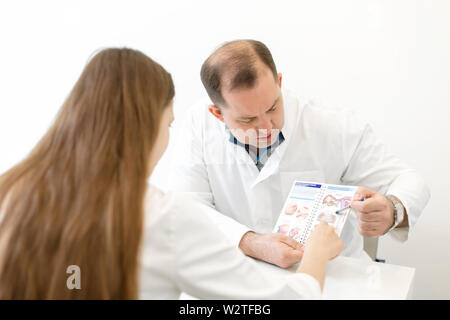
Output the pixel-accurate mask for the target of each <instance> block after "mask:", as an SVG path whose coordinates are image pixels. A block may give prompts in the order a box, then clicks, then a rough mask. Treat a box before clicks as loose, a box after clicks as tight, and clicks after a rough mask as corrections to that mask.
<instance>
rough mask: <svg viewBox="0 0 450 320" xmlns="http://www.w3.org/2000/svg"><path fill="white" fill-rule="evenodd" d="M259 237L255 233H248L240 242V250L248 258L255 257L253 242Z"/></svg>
mask: <svg viewBox="0 0 450 320" xmlns="http://www.w3.org/2000/svg"><path fill="white" fill-rule="evenodd" d="M257 237H258V235H257V234H256V233H255V232H253V231H247V232H246V233H244V235H243V236H242V238H241V241H239V249H241V251H242V252H244V253H245V254H246V255H247V256H251V257H254V256H255V254H254V252H253V250H252V245H251V244H252V242H253V241H254V240H255V239H256V238H257Z"/></svg>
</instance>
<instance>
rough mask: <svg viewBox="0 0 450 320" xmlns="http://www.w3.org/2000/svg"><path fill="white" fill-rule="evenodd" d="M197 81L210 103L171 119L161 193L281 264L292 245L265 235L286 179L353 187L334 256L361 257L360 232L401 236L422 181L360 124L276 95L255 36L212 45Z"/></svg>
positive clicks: (414, 214)
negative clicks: (208, 213)
mask: <svg viewBox="0 0 450 320" xmlns="http://www.w3.org/2000/svg"><path fill="white" fill-rule="evenodd" d="M201 80H202V82H203V85H204V86H205V89H206V91H207V93H208V95H209V98H210V99H211V101H212V103H211V102H209V101H208V102H209V103H208V102H205V103H202V104H200V105H198V106H194V107H192V108H190V109H189V110H188V111H186V112H185V115H184V116H183V119H182V122H183V123H182V124H181V125H180V124H178V126H179V129H178V134H177V136H176V137H175V142H174V145H173V150H172V152H173V153H172V155H173V160H174V163H173V164H172V167H171V168H172V171H171V174H170V176H169V180H168V181H169V182H168V189H172V190H178V191H184V192H188V193H190V194H192V195H193V196H194V197H196V198H197V199H200V200H201V201H203V202H205V203H206V204H208V205H210V206H211V207H214V208H215V209H216V210H217V211H218V213H217V214H216V216H213V220H214V221H215V222H216V223H217V224H218V225H219V226H220V228H221V229H222V230H223V231H224V233H225V234H226V235H228V237H229V239H230V240H231V241H233V242H234V243H235V245H236V246H238V247H239V248H240V249H241V250H242V251H243V252H244V253H245V254H246V255H248V256H251V257H253V258H256V259H260V260H263V261H267V262H269V263H272V264H276V265H278V266H281V267H284V268H287V267H290V266H291V265H293V264H295V263H297V262H298V261H299V260H300V259H301V257H302V253H303V251H302V245H301V244H299V243H298V242H296V241H295V240H293V239H291V238H289V237H287V236H284V235H282V234H278V233H273V228H274V226H275V223H276V221H277V219H278V217H279V215H280V211H281V209H282V207H283V204H284V202H285V201H286V198H287V195H288V193H289V191H290V188H291V186H292V184H293V182H294V181H295V180H304V181H314V182H324V183H330V184H346V185H357V186H360V187H359V188H358V190H357V193H356V195H355V197H354V201H352V202H351V206H352V207H353V208H354V209H355V211H356V212H357V214H354V215H350V216H349V217H348V219H347V222H346V225H345V227H344V229H343V231H342V234H341V238H342V240H343V242H344V251H343V252H342V254H343V255H345V256H353V257H362V258H367V259H368V255H367V254H366V253H365V252H364V251H363V236H366V237H377V236H381V235H384V234H386V233H389V234H391V235H392V236H393V237H394V238H396V239H398V240H399V241H406V240H407V238H408V234H409V232H410V231H411V229H412V227H413V226H414V224H415V223H416V221H417V219H418V217H419V215H420V213H421V211H422V210H423V208H424V207H425V205H426V203H427V202H428V199H429V197H430V194H429V190H428V187H427V186H426V184H425V183H424V181H423V179H422V178H421V177H420V176H419V175H418V173H417V172H416V171H414V170H413V169H411V168H409V167H407V166H406V165H405V164H404V163H402V162H401V161H400V160H399V159H397V158H395V157H394V156H393V155H391V154H390V153H388V151H387V150H386V148H385V147H384V146H383V144H382V143H381V142H380V141H379V140H377V138H376V137H375V135H374V133H373V131H372V129H371V127H370V126H369V125H368V124H367V123H366V122H363V121H362V120H360V119H359V118H358V117H357V116H355V115H354V113H352V112H350V111H345V110H336V109H331V110H330V109H326V108H322V107H316V106H314V105H312V104H311V103H309V102H307V101H305V100H303V99H301V98H298V97H296V96H294V95H292V94H291V93H289V92H285V91H283V90H282V89H281V88H282V76H281V73H277V70H276V67H275V63H274V61H273V58H272V55H271V53H270V51H269V50H268V48H267V47H266V46H265V45H264V44H263V43H261V42H259V41H254V40H237V41H232V42H228V43H225V44H224V45H222V46H221V47H220V48H218V49H217V50H216V51H215V52H213V53H212V54H211V55H210V56H209V57H208V58H207V60H206V61H205V62H204V64H203V66H202V69H201ZM362 199H364V201H359V200H362Z"/></svg>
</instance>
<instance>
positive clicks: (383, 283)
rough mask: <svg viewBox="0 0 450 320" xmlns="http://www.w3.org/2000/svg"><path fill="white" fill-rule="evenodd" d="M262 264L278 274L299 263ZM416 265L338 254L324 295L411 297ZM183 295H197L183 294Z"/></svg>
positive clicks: (373, 298)
mask: <svg viewBox="0 0 450 320" xmlns="http://www.w3.org/2000/svg"><path fill="white" fill-rule="evenodd" d="M258 264H259V265H260V266H261V267H262V268H264V269H266V271H267V272H268V273H272V274H273V276H274V277H284V276H285V275H286V274H289V273H290V272H294V270H295V269H296V266H294V267H292V268H290V269H288V270H285V269H281V268H278V267H276V266H274V265H272V264H269V263H265V262H262V261H258ZM414 274H415V269H414V268H409V267H404V266H398V265H393V264H386V263H378V262H372V261H366V260H362V259H355V258H348V257H337V258H336V259H334V260H332V261H330V262H329V263H328V266H327V273H326V278H325V285H324V288H323V298H324V299H329V300H335V299H358V300H367V299H370V300H379V299H389V300H390V299H398V300H400V299H408V298H411V293H412V289H413V280H414ZM180 299H195V298H194V297H191V296H189V295H187V294H184V293H183V294H182V295H181V297H180Z"/></svg>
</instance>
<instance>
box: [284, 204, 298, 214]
mask: <svg viewBox="0 0 450 320" xmlns="http://www.w3.org/2000/svg"><path fill="white" fill-rule="evenodd" d="M295 211H297V204H296V203H290V204H288V206H287V207H286V210H285V211H284V213H285V214H286V215H288V216H290V215H292V214H294V213H295Z"/></svg>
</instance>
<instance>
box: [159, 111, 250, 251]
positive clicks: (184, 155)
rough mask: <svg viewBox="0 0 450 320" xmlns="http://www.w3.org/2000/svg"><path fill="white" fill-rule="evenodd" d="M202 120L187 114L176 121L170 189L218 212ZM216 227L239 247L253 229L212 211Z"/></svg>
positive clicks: (171, 159) (172, 142) (171, 151)
mask: <svg viewBox="0 0 450 320" xmlns="http://www.w3.org/2000/svg"><path fill="white" fill-rule="evenodd" d="M200 122H201V116H197V117H196V116H195V114H194V113H190V112H187V115H186V116H184V117H182V118H180V119H176V120H175V122H174V125H173V129H174V130H173V131H174V132H173V133H172V135H171V146H170V157H169V158H170V162H171V163H170V168H171V171H170V173H169V176H168V189H169V190H174V191H179V192H182V193H185V194H187V195H189V196H190V197H192V198H194V199H196V200H199V201H200V202H202V203H203V204H205V205H207V206H209V207H211V208H213V209H216V208H215V203H214V196H213V193H212V190H211V187H210V184H209V177H208V172H207V168H206V163H205V161H204V156H203V140H204V137H203V132H202V130H201V128H202V125H201V123H200ZM208 215H209V216H210V218H211V220H212V221H213V223H214V224H216V225H217V226H218V228H219V229H221V231H222V232H223V233H224V234H225V236H226V237H227V238H228V239H229V240H230V241H231V242H232V243H233V244H234V245H235V246H236V247H238V245H239V242H240V241H241V239H242V236H243V235H244V234H246V233H247V232H248V231H250V228H248V227H247V226H245V225H243V224H241V223H239V222H237V221H236V220H234V219H232V218H230V217H228V216H226V215H224V214H222V213H220V212H218V211H217V210H210V211H208Z"/></svg>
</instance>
